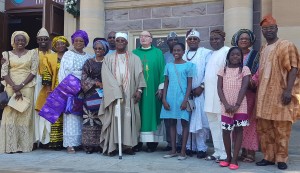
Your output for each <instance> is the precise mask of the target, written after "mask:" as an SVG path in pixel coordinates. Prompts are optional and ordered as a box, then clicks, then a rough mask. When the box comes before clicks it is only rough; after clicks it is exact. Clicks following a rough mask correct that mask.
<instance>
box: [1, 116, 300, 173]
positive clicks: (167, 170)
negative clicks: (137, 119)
mask: <svg viewBox="0 0 300 173" xmlns="http://www.w3.org/2000/svg"><path fill="white" fill-rule="evenodd" d="M299 144H300V122H298V123H296V124H294V126H293V131H292V136H291V142H290V150H289V153H290V159H289V162H288V166H289V167H288V169H287V170H286V171H280V170H279V169H277V166H276V165H275V166H266V167H258V166H255V163H242V162H239V163H240V169H238V170H236V171H235V172H243V173H270V172H272V173H279V172H287V173H296V172H299V173H300V146H299ZM162 147H163V144H162V145H160V148H162ZM211 150H212V148H211V147H210V148H209V151H210V152H211ZM164 154H166V152H163V151H157V152H154V153H146V152H139V153H137V154H136V155H134V156H128V155H124V156H123V159H122V160H119V159H118V156H115V157H107V156H103V155H101V154H97V153H93V154H90V155H87V154H85V152H84V151H79V152H77V153H76V154H67V153H66V150H62V151H52V150H43V149H38V150H35V151H33V152H30V153H21V154H1V155H0V173H37V172H38V173H62V172H64V173H177V172H178V173H201V172H207V173H213V172H217V173H219V172H220V173H226V172H232V171H231V170H229V169H228V168H221V167H219V165H218V164H217V163H215V162H213V161H205V160H203V159H201V160H200V159H197V158H196V156H194V157H189V158H188V159H187V160H183V161H178V160H177V158H170V159H164V158H162V156H163V155H164ZM261 159H262V154H261V153H260V152H258V153H257V154H256V161H259V160H261Z"/></svg>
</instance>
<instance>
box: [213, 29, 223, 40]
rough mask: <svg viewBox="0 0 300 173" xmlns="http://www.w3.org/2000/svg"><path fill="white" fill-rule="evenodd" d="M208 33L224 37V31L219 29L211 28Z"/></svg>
mask: <svg viewBox="0 0 300 173" xmlns="http://www.w3.org/2000/svg"><path fill="white" fill-rule="evenodd" d="M210 34H218V35H220V36H221V37H223V38H225V36H226V33H225V32H224V31H222V30H220V29H215V30H212V31H211V32H210Z"/></svg>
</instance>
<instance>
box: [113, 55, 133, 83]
mask: <svg viewBox="0 0 300 173" xmlns="http://www.w3.org/2000/svg"><path fill="white" fill-rule="evenodd" d="M128 56H129V55H128V52H127V51H126V53H125V62H126V64H125V77H124V78H125V79H124V80H122V86H123V88H126V83H127V80H128V74H129V69H128V58H129V57H128ZM117 58H118V53H117V52H116V53H115V69H114V72H115V78H116V79H117V66H118V68H119V69H120V67H119V64H117V61H118V59H117Z"/></svg>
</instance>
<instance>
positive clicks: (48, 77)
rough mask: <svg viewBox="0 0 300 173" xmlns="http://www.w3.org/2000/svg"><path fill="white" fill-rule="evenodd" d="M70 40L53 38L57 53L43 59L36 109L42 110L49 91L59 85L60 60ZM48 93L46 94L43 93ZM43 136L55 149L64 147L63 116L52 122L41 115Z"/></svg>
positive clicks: (60, 37)
mask: <svg viewBox="0 0 300 173" xmlns="http://www.w3.org/2000/svg"><path fill="white" fill-rule="evenodd" d="M69 45H70V44H69V42H68V40H67V38H66V37H64V36H57V37H55V38H54V39H53V40H52V49H53V51H54V52H56V53H52V54H47V55H45V58H44V60H43V65H44V70H43V73H42V85H43V88H42V90H41V92H40V95H39V96H38V101H37V104H36V110H41V108H42V107H43V105H44V104H45V102H46V98H47V96H48V95H49V93H50V92H51V91H52V90H53V89H54V88H55V87H56V86H57V85H58V76H57V74H58V71H59V67H60V61H61V58H62V57H63V55H64V53H65V52H66V51H67V50H68V49H67V47H69ZM41 93H46V95H44V94H41ZM41 135H42V136H43V138H44V140H42V141H44V142H45V143H47V144H48V147H49V148H53V149H55V150H59V149H62V147H63V117H62V116H61V117H60V118H59V119H58V120H57V121H56V122H55V123H54V124H52V125H51V124H50V122H48V121H47V120H45V119H44V118H42V117H41V119H40V136H41Z"/></svg>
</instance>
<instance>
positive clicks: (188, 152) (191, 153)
mask: <svg viewBox="0 0 300 173" xmlns="http://www.w3.org/2000/svg"><path fill="white" fill-rule="evenodd" d="M185 154H186V155H188V156H190V157H193V151H192V150H189V149H188V150H186V151H185Z"/></svg>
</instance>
